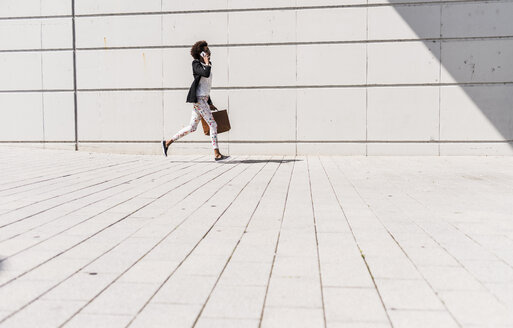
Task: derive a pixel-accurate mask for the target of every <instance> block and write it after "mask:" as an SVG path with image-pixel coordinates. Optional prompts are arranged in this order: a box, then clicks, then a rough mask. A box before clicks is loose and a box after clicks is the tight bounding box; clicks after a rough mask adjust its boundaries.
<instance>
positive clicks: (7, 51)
mask: <svg viewBox="0 0 513 328" xmlns="http://www.w3.org/2000/svg"><path fill="white" fill-rule="evenodd" d="M54 51H55V52H57V51H73V48H47V49H0V53H9V52H17V53H19V52H54Z"/></svg>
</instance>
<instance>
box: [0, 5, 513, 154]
mask: <svg viewBox="0 0 513 328" xmlns="http://www.w3.org/2000/svg"><path fill="white" fill-rule="evenodd" d="M405 1H409V3H405ZM73 9H74V10H73ZM511 17H513V2H512V1H510V0H508V1H505V0H502V1H478V0H477V1H476V0H473V1H456V0H453V1H451V0H448V1H426V0H422V1H420V0H397V1H396V0H389V1H385V0H272V1H271V0H259V1H254V0H251V1H250V0H146V1H140V0H75V3H74V6H73V4H72V0H26V1H17V0H2V1H0V72H2V74H1V75H0V141H1V142H3V143H10V142H16V143H18V144H30V145H34V144H37V145H40V146H44V147H70V148H74V145H75V141H76V140H75V114H74V112H75V95H76V99H77V107H76V110H77V114H78V115H77V117H76V120H77V135H78V147H79V149H83V150H99V151H119V152H142V153H155V152H158V151H160V150H159V145H158V141H159V140H161V138H163V137H170V136H171V135H172V134H173V133H174V132H176V131H177V130H178V129H180V128H181V127H183V126H184V125H186V124H188V122H189V119H190V115H191V108H192V106H191V104H186V103H185V97H186V94H187V91H188V88H189V86H190V83H191V81H192V76H191V67H190V63H191V60H192V58H191V57H190V55H189V49H190V46H191V45H192V44H193V43H194V42H195V41H197V40H203V39H204V40H207V41H208V42H209V44H210V48H211V50H212V52H213V56H212V61H213V62H214V68H213V79H214V80H213V90H212V99H213V100H214V102H215V103H216V105H217V107H219V108H227V109H228V110H229V115H230V120H231V123H232V130H231V131H230V132H228V133H224V134H221V135H220V141H221V147H222V149H223V150H224V151H225V152H229V153H232V154H263V153H265V154H341V155H467V154H472V155H511V154H513V142H512V141H513V105H512V104H513V61H512V60H511V58H513V23H512V20H511ZM73 19H74V21H75V31H76V32H75V40H76V41H75V44H73ZM74 52H75V54H76V68H77V69H76V72H74V69H73V67H74V59H73V58H74V57H73V54H74ZM75 73H76V74H75ZM75 78H76V87H75V84H74V79H75ZM209 151H210V145H209V141H208V138H207V137H206V136H204V135H202V134H201V133H200V132H199V131H198V132H196V133H195V134H192V135H190V136H187V137H186V138H184V139H183V142H180V143H176V144H174V145H173V152H174V153H208V152H209Z"/></svg>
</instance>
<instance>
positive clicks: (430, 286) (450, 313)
mask: <svg viewBox="0 0 513 328" xmlns="http://www.w3.org/2000/svg"><path fill="white" fill-rule="evenodd" d="M334 163H335V165H336V167H337V168H338V170H339V171H340V172H341V173H342V175H343V176H344V178H345V179H346V180H347V181H348V182H349V184H350V185H351V187H352V188H353V190H354V191H355V192H356V194H357V195H358V197H360V199H361V200H362V201H363V202H364V204H367V205H369V204H368V203H367V202H366V201H365V199H364V198H363V196H362V195H361V194H360V192H359V191H358V190H357V189H356V186H355V185H354V184H353V182H352V181H351V180H350V179H349V178H348V177H347V176H346V175H345V173H344V172H343V171H342V170H341V169H340V167H339V166H338V164H337V163H336V162H335V161H334ZM368 208H369V210H370V211H371V212H372V214H373V215H374V217H375V218H376V219H377V220H378V221H379V223H380V224H381V225H382V226H383V228H384V229H385V230H386V232H387V234H388V235H389V236H390V237H391V238H392V240H393V241H394V242H395V243H396V244H397V246H398V247H399V248H400V249H401V251H402V252H403V254H404V255H405V256H406V258H407V259H408V261H410V263H411V264H412V265H413V266H414V267H415V270H417V272H418V273H419V274H420V276H421V277H422V278H423V280H424V282H425V283H426V284H427V285H428V286H429V288H430V289H431V291H432V292H433V293H434V294H435V295H436V297H437V299H438V300H439V301H440V303H441V304H442V305H443V306H444V308H445V310H446V311H447V313H448V314H449V315H450V316H451V318H452V319H453V320H454V322H455V323H456V324H457V325H458V326H459V327H462V326H461V324H460V323H459V322H458V320H456V317H455V316H454V315H453V314H452V312H450V311H449V308H447V305H446V304H445V302H444V301H443V300H442V299H441V298H440V296H439V295H438V293H437V292H436V290H435V289H434V287H433V286H432V285H431V284H430V283H429V281H427V279H426V278H425V277H424V275H423V274H422V272H420V270H419V269H418V266H417V265H416V264H415V262H414V261H413V260H412V259H411V258H410V257H409V256H408V253H406V251H405V250H404V249H403V247H402V246H401V245H400V244H399V242H397V240H396V239H395V238H394V236H393V235H392V233H391V232H390V230H388V228H387V227H386V226H385V224H383V221H381V219H380V218H379V216H378V215H377V214H376V212H374V210H373V209H372V207H371V206H368ZM365 263H366V264H367V262H365ZM369 272H370V270H369ZM373 280H374V278H373ZM376 289H377V287H376ZM383 305H384V304H383Z"/></svg>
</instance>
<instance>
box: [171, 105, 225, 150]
mask: <svg viewBox="0 0 513 328" xmlns="http://www.w3.org/2000/svg"><path fill="white" fill-rule="evenodd" d="M207 101H208V97H198V102H197V103H195V104H194V109H193V110H192V116H191V123H190V124H189V125H188V126H186V127H184V128H183V129H181V130H180V131H178V133H177V134H175V135H174V136H173V137H172V138H171V140H172V141H173V142H174V141H176V140H178V139H180V138H182V137H185V136H186V135H188V134H189V133H191V132H194V131H196V128H197V127H198V123H199V121H200V120H201V117H203V119H204V120H205V122H207V124H208V126H209V127H210V138H211V139H212V147H213V148H214V149H219V146H218V145H217V123H216V121H214V117H213V116H212V112H211V111H210V106H209V105H208V103H207Z"/></svg>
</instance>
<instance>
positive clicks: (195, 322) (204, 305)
mask: <svg viewBox="0 0 513 328" xmlns="http://www.w3.org/2000/svg"><path fill="white" fill-rule="evenodd" d="M283 159H284V158H283V156H282V158H281V161H280V163H279V164H278V166H277V167H276V169H275V170H274V172H273V175H272V176H271V177H270V178H269V181H268V182H267V184H266V186H265V188H264V190H263V192H262V194H261V195H260V199H259V200H258V203H257V204H256V206H255V209H254V210H253V211H252V213H251V215H250V217H249V220H248V223H247V224H246V226H245V227H244V231H243V233H242V235H241V237H240V238H239V240H238V241H237V243H236V244H235V247H234V248H233V251H232V252H231V254H230V257H229V258H228V260H227V261H226V264H225V265H224V267H223V269H222V270H221V273H220V274H219V277H217V279H216V281H215V283H214V286H213V287H212V290H211V291H210V293H209V294H208V297H207V299H206V300H205V303H203V305H202V307H201V310H200V312H199V313H198V315H197V316H196V319H195V320H194V323H193V325H192V328H194V327H196V325H197V323H198V320H199V319H200V317H201V314H202V313H203V310H204V309H205V307H206V306H207V303H208V301H209V300H210V297H211V296H212V293H213V292H214V290H215V288H216V287H217V284H218V283H219V280H220V279H221V276H222V275H223V273H224V271H225V270H226V267H227V266H228V264H229V263H230V260H231V259H232V257H233V254H234V253H235V251H236V250H237V247H238V246H239V244H240V241H241V239H242V238H243V237H244V234H245V233H246V231H247V229H248V226H249V224H250V223H251V221H252V220H253V216H254V215H255V213H256V211H257V209H258V207H259V206H260V202H261V201H262V198H264V195H265V193H266V191H267V188H268V187H269V185H270V184H271V181H272V180H273V178H274V176H275V175H276V172H278V169H279V168H280V166H281V164H282V163H283ZM268 164H269V161H268V162H267V163H266V164H265V166H267V165H268ZM265 166H263V167H262V169H261V170H260V171H262V170H263V169H264V168H265ZM260 171H259V172H258V173H260ZM258 173H257V175H258ZM255 177H256V175H255ZM250 182H251V181H250ZM248 184H249V183H248ZM244 188H246V186H245V187H244Z"/></svg>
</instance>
